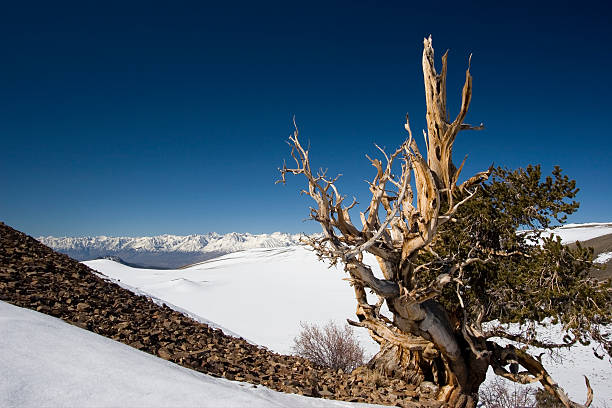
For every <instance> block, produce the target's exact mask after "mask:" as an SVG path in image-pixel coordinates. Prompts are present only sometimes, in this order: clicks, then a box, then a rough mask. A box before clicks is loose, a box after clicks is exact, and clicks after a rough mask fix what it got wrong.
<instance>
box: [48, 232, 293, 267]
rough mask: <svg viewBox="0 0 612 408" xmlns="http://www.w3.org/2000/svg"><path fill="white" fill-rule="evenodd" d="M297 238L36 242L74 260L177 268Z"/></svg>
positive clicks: (235, 236)
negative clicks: (114, 259)
mask: <svg viewBox="0 0 612 408" xmlns="http://www.w3.org/2000/svg"><path fill="white" fill-rule="evenodd" d="M299 238H300V235H298V234H293V235H292V234H284V233H280V232H275V233H272V234H259V235H253V234H249V233H244V234H239V233H236V232H232V233H229V234H225V235H219V234H217V233H214V232H213V233H209V234H204V235H187V236H179V235H158V236H154V237H136V238H134V237H106V236H98V237H63V238H56V237H50V236H49V237H39V238H38V240H39V241H40V242H42V243H43V244H45V245H47V246H48V247H51V248H53V249H54V250H56V251H58V252H62V253H64V254H67V255H69V256H71V257H72V258H75V259H77V260H80V261H83V260H90V259H96V258H99V257H104V256H116V257H119V258H121V259H123V260H124V261H126V262H129V263H134V264H138V265H147V266H151V267H161V268H167V267H173V268H176V267H180V266H184V265H188V264H192V263H196V262H200V261H203V260H206V259H211V258H214V257H216V256H219V255H223V254H227V253H231V252H236V251H241V250H245V249H251V248H278V247H285V246H289V245H296V244H298V243H299Z"/></svg>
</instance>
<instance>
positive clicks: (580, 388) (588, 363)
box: [485, 324, 612, 407]
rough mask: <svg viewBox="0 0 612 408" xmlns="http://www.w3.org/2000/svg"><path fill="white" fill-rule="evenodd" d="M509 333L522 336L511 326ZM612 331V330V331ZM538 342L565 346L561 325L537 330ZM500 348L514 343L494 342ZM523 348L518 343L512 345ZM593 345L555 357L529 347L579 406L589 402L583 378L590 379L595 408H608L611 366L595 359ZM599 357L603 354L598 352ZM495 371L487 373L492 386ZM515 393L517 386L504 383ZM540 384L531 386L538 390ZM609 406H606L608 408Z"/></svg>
mask: <svg viewBox="0 0 612 408" xmlns="http://www.w3.org/2000/svg"><path fill="white" fill-rule="evenodd" d="M506 327H509V330H508V331H509V332H511V333H519V332H520V330H519V328H518V325H516V324H512V325H509V326H506ZM611 329H612V328H611ZM537 332H538V339H540V340H541V341H546V342H549V343H563V335H562V331H561V325H560V324H556V325H552V324H547V325H539V326H537ZM495 340H496V341H497V343H498V344H501V345H506V344H509V343H512V342H511V341H508V340H505V339H495ZM512 344H514V345H515V346H517V347H520V345H519V344H517V343H512ZM593 346H594V344H593V345H591V346H583V345H580V344H579V345H576V346H573V347H572V348H571V349H569V350H568V349H561V350H557V351H554V352H553V353H552V354H551V353H550V352H549V351H548V350H545V349H540V348H537V347H529V352H530V353H531V354H532V355H534V356H541V357H542V363H543V365H544V367H545V368H546V369H547V370H548V372H549V373H550V374H551V376H552V377H553V378H554V379H555V381H557V382H558V383H559V385H561V387H562V388H563V389H564V390H565V391H566V392H567V393H568V395H569V396H570V398H572V399H573V400H574V401H576V402H579V403H584V402H585V401H586V392H587V388H586V385H585V382H584V376H585V375H586V376H587V377H588V378H589V381H590V384H591V387H592V388H593V393H594V403H593V407H605V406H610V405H612V387H611V386H610V378H612V362H611V361H610V359H609V358H604V359H602V360H600V359H598V358H596V357H595V356H594V355H593ZM598 351H599V352H600V354H601V353H602V350H598ZM495 377H496V376H495V374H494V373H493V370H492V369H491V368H489V372H488V373H487V381H486V382H485V384H486V383H489V382H490V381H492V380H493V379H494V378H495ZM498 378H501V377H498ZM504 381H505V382H506V383H507V384H508V386H509V387H510V388H511V389H512V387H514V385H515V384H514V383H512V382H511V381H508V380H504ZM538 385H539V383H538V384H533V385H530V386H532V387H538ZM540 388H541V387H540ZM606 404H607V405H606Z"/></svg>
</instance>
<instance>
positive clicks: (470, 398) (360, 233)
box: [280, 37, 579, 408]
mask: <svg viewBox="0 0 612 408" xmlns="http://www.w3.org/2000/svg"><path fill="white" fill-rule="evenodd" d="M447 60H448V53H445V54H444V56H443V57H442V70H441V72H440V73H439V74H438V73H437V72H436V69H435V66H434V61H435V60H434V50H433V47H432V40H431V37H429V38H426V39H425V40H424V48H423V60H422V61H423V78H424V85H425V99H426V104H427V115H426V119H427V133H425V142H426V147H427V157H426V158H425V157H423V156H422V155H421V153H420V151H419V148H418V146H417V144H416V142H415V140H414V139H413V137H412V130H411V128H410V122H409V120H408V116H406V124H405V129H406V131H407V132H408V138H407V140H406V141H405V142H404V143H403V144H402V145H401V146H400V147H399V148H398V149H397V150H396V151H395V152H393V153H392V154H390V155H388V154H387V153H385V151H384V150H383V149H380V148H378V146H377V148H378V149H379V150H380V152H381V154H382V159H376V158H375V159H371V158H369V157H368V159H369V160H370V162H371V163H372V165H373V166H374V168H375V169H376V175H375V177H374V179H373V180H372V181H371V182H370V183H369V187H370V192H371V194H372V196H371V197H372V198H371V200H370V202H369V206H368V208H367V210H366V211H365V212H362V213H360V218H361V221H362V228H361V229H359V228H357V227H356V226H355V225H353V224H352V222H351V218H350V214H349V210H350V209H351V208H353V206H354V205H355V203H354V201H353V204H351V205H350V206H348V207H343V206H342V202H343V200H344V197H343V196H342V195H341V194H340V193H339V191H338V189H337V187H336V185H335V183H336V181H337V179H338V178H337V177H336V178H331V177H328V176H327V175H326V174H325V173H324V172H323V173H321V172H320V173H317V174H313V173H312V171H311V168H310V160H309V156H308V151H307V150H306V149H304V148H303V147H302V145H301V144H300V142H299V139H298V129H297V126H296V129H295V132H294V134H293V136H292V137H291V138H290V142H291V144H292V147H293V151H292V156H293V158H294V160H295V162H296V166H295V167H293V168H288V167H286V166H283V168H282V169H280V170H281V177H282V179H281V181H282V182H284V180H285V175H286V174H287V173H292V174H303V175H304V176H305V177H306V178H307V180H308V191H306V194H308V195H310V196H311V197H312V198H313V199H314V201H315V202H316V204H317V207H316V208H314V209H312V210H311V216H312V218H313V219H315V220H316V221H318V222H319V223H320V224H321V227H322V228H323V237H322V238H312V239H310V241H309V243H310V245H311V246H312V247H313V248H314V249H315V252H316V253H317V254H318V256H319V257H320V258H322V259H327V260H329V261H331V262H332V263H333V264H336V263H343V264H344V265H345V270H346V271H347V272H348V273H349V275H350V282H351V285H352V286H353V288H354V290H355V297H356V300H357V316H358V318H359V322H352V321H351V322H350V323H351V324H353V325H356V326H360V327H364V328H367V329H368V330H369V331H370V334H371V336H372V338H373V339H374V340H376V341H377V342H378V343H379V344H380V345H381V351H380V353H378V354H377V355H376V356H375V357H374V358H373V360H372V361H371V362H370V366H371V367H372V368H376V369H380V370H382V371H384V372H386V374H387V375H391V376H396V377H398V378H402V379H405V380H408V381H412V382H414V383H415V384H418V383H419V382H422V381H427V382H432V383H434V384H435V387H434V388H435V392H434V394H435V397H436V398H437V399H438V400H439V401H441V402H444V403H445V404H447V405H448V406H450V407H455V408H465V407H475V405H476V402H477V401H478V387H479V386H480V384H481V383H482V382H483V381H484V379H485V375H486V371H487V368H488V367H489V366H490V365H493V366H494V367H496V369H497V371H498V372H499V373H502V369H501V368H500V367H498V366H496V365H495V364H496V363H495V361H494V360H492V358H493V357H492V354H493V353H492V351H491V350H489V349H488V346H487V342H486V341H485V337H484V335H483V331H482V327H481V323H482V315H481V316H480V317H479V318H478V320H477V321H476V322H472V323H473V324H470V325H468V323H467V322H466V317H465V316H466V315H465V307H464V305H463V299H462V298H461V295H460V294H459V289H457V296H458V299H459V301H460V302H461V305H462V308H463V310H464V317H463V321H456V320H457V318H455V320H453V321H452V322H451V319H450V318H449V316H448V315H447V313H446V311H445V310H444V308H443V307H442V306H441V305H440V304H439V303H438V302H437V300H436V299H437V298H438V296H439V295H440V294H441V293H442V291H443V290H444V289H445V288H446V287H448V285H451V284H452V285H456V286H457V288H459V287H461V286H464V285H466V284H467V282H466V281H464V279H463V276H462V271H463V269H464V268H466V267H468V265H471V264H474V263H481V264H486V263H488V262H489V261H490V260H491V258H490V256H489V257H482V256H481V257H479V256H476V255H474V256H472V255H471V252H470V254H469V256H467V257H466V258H463V259H455V258H454V257H453V256H447V257H446V258H442V257H440V256H439V255H437V254H436V253H435V252H434V251H433V249H432V244H433V243H434V242H435V240H436V237H437V235H438V231H439V228H440V227H441V226H442V225H444V224H445V223H447V222H451V221H453V219H454V218H453V217H455V216H456V214H457V211H458V210H459V208H461V206H463V205H464V204H465V203H467V202H468V201H470V200H471V199H472V198H473V197H474V196H475V194H476V189H477V188H478V187H479V184H480V183H482V182H483V181H485V180H486V179H487V178H488V177H489V175H490V174H491V171H492V168H489V169H488V170H485V171H482V172H479V173H477V174H475V175H473V176H472V177H469V178H468V179H467V180H466V181H465V182H463V183H462V184H460V185H457V183H458V179H459V174H460V173H461V170H462V169H463V164H464V163H465V160H464V161H463V162H462V163H461V165H460V166H459V168H457V167H455V165H454V164H453V160H452V150H453V144H454V142H455V140H456V137H457V134H458V133H459V132H460V131H462V130H475V129H482V125H480V126H471V125H468V124H466V123H464V120H465V118H466V116H467V113H468V109H469V106H470V101H471V98H472V76H471V74H470V69H469V66H468V69H467V70H466V74H465V83H464V85H463V90H462V93H461V106H460V108H459V113H458V114H457V116H456V118H455V119H454V120H453V121H452V122H451V121H450V120H449V118H448V110H447V99H446V74H447ZM398 161H401V173H400V174H397V175H395V174H393V168H394V165H395V167H397V162H398ZM412 183H414V191H413V185H412ZM415 201H416V206H415ZM381 213H384V214H385V218H384V219H382V220H381V219H380V214H381ZM364 252H369V253H371V254H373V255H374V256H375V257H376V258H377V260H378V263H379V265H380V267H381V270H382V272H383V278H382V279H381V278H379V277H376V276H375V275H374V273H373V272H372V269H371V268H370V267H369V266H368V265H366V264H365V263H364V262H363V253H364ZM422 253H427V254H429V255H433V256H434V258H435V261H432V262H430V263H420V264H419V261H418V259H419V258H418V256H419V254H422ZM485 255H486V253H485ZM491 255H493V254H491ZM434 264H435V265H434ZM434 271H436V272H435V273H436V274H437V277H436V278H432V279H431V280H430V281H429V282H427V283H423V281H422V280H419V279H417V278H418V276H419V274H423V273H426V272H428V273H433V272H434ZM367 289H369V290H371V291H373V292H374V293H376V294H377V295H378V296H379V299H381V300H380V301H379V303H378V304H377V305H371V304H369V303H368V300H367V297H366V294H365V293H366V292H365V291H366V290H367ZM382 302H385V303H386V304H387V306H388V308H389V310H390V312H391V313H392V314H393V319H392V320H391V319H388V318H387V317H385V316H382V315H381V314H380V305H381V304H382ZM459 320H460V319H459ZM522 361H524V362H525V364H531V363H532V361H531V360H529V359H527V358H526V357H525V358H523V360H522ZM504 375H505V374H504ZM505 376H506V377H507V378H511V379H515V380H517V381H522V380H525V379H526V378H528V377H524V376H523V377H521V376H508V375H505ZM551 381H552V380H551ZM552 384H553V383H552V382H551V383H550V384H547V385H546V384H545V387H548V388H547V389H549V390H550V391H551V393H552V394H553V395H555V396H557V397H558V398H559V399H560V400H561V401H565V398H566V396H564V395H565V394H564V393H562V390H561V391H559V390H560V388H558V386H556V385H555V386H553V385H552ZM555 384H556V383H555ZM430 391H431V390H430ZM565 403H566V402H564V404H565ZM571 404H574V403H571ZM566 406H568V407H578V406H579V405H566Z"/></svg>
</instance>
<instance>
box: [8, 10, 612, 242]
mask: <svg viewBox="0 0 612 408" xmlns="http://www.w3.org/2000/svg"><path fill="white" fill-rule="evenodd" d="M411 3H413V2H408V1H403V2H382V1H380V2H333V1H331V2H320V3H319V2H312V1H309V2H300V3H297V2H287V1H285V2H278V3H271V2H261V3H260V2H223V4H221V2H214V3H213V2H206V1H194V2H186V1H177V2H170V1H167V2H151V1H147V2H135V1H122V2H106V1H105V2H94V1H85V2H83V1H81V2H75V3H65V2H38V3H36V2H8V3H6V4H4V5H3V6H2V8H1V10H0V50H1V52H2V59H1V63H0V149H1V156H0V220H2V221H4V222H5V223H7V224H9V225H11V226H13V227H15V228H18V229H21V230H23V231H25V232H27V233H29V234H31V235H35V236H38V235H56V236H63V235H68V236H78V235H99V234H105V235H150V234H160V233H174V234H190V233H202V232H208V231H217V232H220V233H225V232H230V231H240V232H247V231H248V232H253V233H259V232H273V231H279V230H280V231H287V232H302V231H304V232H313V231H318V226H317V225H316V224H315V223H314V222H307V223H304V222H303V220H304V219H305V218H306V216H307V214H308V206H309V205H310V202H309V201H308V199H307V198H306V197H303V196H299V195H298V190H299V189H300V188H302V187H303V180H302V179H301V178H297V177H293V178H289V183H288V185H287V186H282V185H275V184H274V181H275V180H276V179H277V176H278V171H277V168H278V167H279V166H280V165H281V164H282V161H283V159H285V158H288V157H289V148H288V146H287V145H286V144H285V140H286V139H287V137H288V136H289V134H290V132H291V130H292V121H291V118H292V116H293V115H296V118H297V121H298V124H299V126H300V131H301V136H302V139H303V140H305V141H308V140H309V141H310V143H311V146H312V151H311V157H312V161H313V165H314V166H323V167H329V169H330V172H342V173H343V174H344V178H343V182H342V183H341V185H340V186H341V188H342V190H343V192H344V193H345V194H349V195H353V194H355V195H357V197H358V198H359V199H360V200H361V202H362V203H364V205H363V206H362V209H363V207H365V206H366V205H367V203H366V201H367V196H366V192H367V185H366V184H365V183H364V182H363V180H364V179H366V178H368V179H369V178H371V176H372V175H373V173H372V168H371V166H370V165H369V162H368V161H367V160H366V159H365V157H364V155H365V154H366V153H368V154H370V155H372V154H375V153H376V151H375V148H374V146H373V143H377V144H379V145H381V146H386V147H387V148H389V149H391V148H395V147H396V146H397V145H399V144H400V143H401V142H402V141H403V139H404V138H405V137H406V132H405V131H404V130H403V124H404V116H405V113H406V112H409V113H410V117H411V122H412V127H413V131H414V133H415V134H417V135H420V133H421V129H422V128H423V127H424V126H425V119H424V114H425V103H424V94H423V79H422V73H421V53H422V40H423V37H425V36H427V35H429V34H432V35H433V40H434V48H435V49H436V52H437V56H438V57H439V56H441V55H442V54H443V52H444V51H445V50H446V49H450V53H449V83H448V94H449V107H450V110H451V115H452V114H454V113H456V111H457V107H458V104H459V100H460V90H461V86H462V81H463V78H464V75H465V68H466V65H467V59H468V55H469V54H470V53H473V57H472V74H473V76H474V92H473V103H472V107H471V110H470V114H469V115H468V120H467V121H468V122H469V123H480V122H484V123H485V126H486V129H485V130H484V131H482V132H463V133H461V134H460V135H459V138H458V141H457V143H456V147H455V158H456V160H457V161H459V160H460V159H461V158H462V157H463V156H464V155H465V154H466V153H469V155H470V156H469V158H468V162H467V164H466V167H465V169H464V172H463V174H464V175H469V174H470V173H473V172H475V171H479V170H481V169H484V168H486V167H488V165H490V164H491V163H492V162H495V164H499V165H505V166H508V167H511V168H515V167H518V166H525V165H527V164H529V163H541V164H542V165H543V168H544V169H545V170H546V171H547V172H549V171H550V170H551V169H552V166H553V165H560V166H561V167H562V168H563V169H564V170H565V171H566V173H567V174H568V175H570V176H571V177H572V178H575V179H576V180H577V182H578V186H579V187H580V189H581V192H580V194H579V197H578V198H579V200H580V201H581V208H580V210H579V212H578V213H577V214H576V215H574V216H572V217H571V218H570V221H572V222H587V221H612V213H611V210H612V204H610V203H611V202H612V189H611V187H612V182H611V180H610V176H611V175H612V149H611V147H610V144H611V143H610V142H611V138H612V135H611V132H610V117H611V115H610V112H611V107H612V103H611V102H610V95H611V94H612V53H611V52H610V50H611V46H610V44H611V43H612V28H611V26H610V20H611V17H612V13H611V12H610V9H608V8H607V6H604V5H603V3H604V2H601V3H602V4H600V5H598V4H597V3H592V4H591V3H588V2H584V1H581V2H580V3H579V4H578V3H576V2H573V3H574V5H573V6H572V5H571V3H563V2H558V1H557V2H554V3H550V4H547V5H544V4H543V3H541V2H533V3H538V4H536V5H529V6H527V5H524V6H521V5H520V4H517V3H514V2H513V3H512V5H497V4H495V3H497V2H491V1H487V2H483V3H482V4H476V3H471V4H468V5H465V4H463V2H462V3H461V4H459V5H457V4H456V5H453V4H452V3H451V4H449V5H444V4H443V3H441V2H435V5H432V6H431V7H428V6H424V5H423V4H422V3H425V2H414V3H418V5H411ZM432 3H433V2H432ZM453 3H454V2H453ZM456 3H459V2H456ZM298 4H299V5H298ZM418 139H419V141H420V139H421V138H420V137H419V138H418ZM356 217H357V219H358V216H357V215H356Z"/></svg>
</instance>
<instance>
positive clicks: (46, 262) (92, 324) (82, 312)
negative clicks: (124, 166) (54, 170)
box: [0, 223, 439, 407]
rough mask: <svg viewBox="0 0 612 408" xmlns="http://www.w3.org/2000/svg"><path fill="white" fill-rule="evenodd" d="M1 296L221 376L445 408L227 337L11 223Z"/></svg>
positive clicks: (2, 242)
mask: <svg viewBox="0 0 612 408" xmlns="http://www.w3.org/2000/svg"><path fill="white" fill-rule="evenodd" d="M0 300H4V301H7V302H9V303H12V304H14V305H17V306H21V307H25V308H29V309H33V310H37V311H39V312H41V313H45V314H48V315H51V316H55V317H58V318H60V319H62V320H64V321H66V322H69V323H71V324H74V325H76V326H79V327H81V328H83V329H86V330H90V331H92V332H94V333H97V334H100V335H102V336H106V337H109V338H111V339H113V340H116V341H120V342H122V343H125V344H128V345H130V346H132V347H134V348H137V349H139V350H142V351H145V352H147V353H150V354H154V355H157V356H159V357H161V358H164V359H166V360H170V361H172V362H175V363H177V364H180V365H182V366H184V367H188V368H191V369H194V370H197V371H200V372H203V373H207V374H210V375H213V376H217V377H224V378H228V379H230V380H237V381H246V382H249V383H253V384H262V385H265V386H267V387H269V388H272V389H274V390H278V391H283V392H290V393H297V394H302V395H307V396H313V397H323V398H330V399H339V400H345V401H356V402H369V403H376V404H383V405H395V406H400V407H438V406H439V404H438V403H436V402H433V401H431V400H428V398H427V395H426V394H425V393H424V392H419V391H417V390H416V389H415V387H414V386H413V385H410V384H406V383H404V382H401V381H398V380H389V379H387V378H385V377H382V376H379V375H377V374H376V373H373V372H371V371H369V370H367V369H365V368H360V369H357V370H355V371H353V373H350V374H346V373H342V372H335V371H332V370H330V369H326V368H324V367H319V366H315V365H314V364H313V363H312V362H310V361H308V360H306V359H302V358H298V357H294V356H285V355H279V354H276V353H272V352H270V351H268V350H266V349H264V348H261V347H258V346H255V345H252V344H249V343H248V342H246V341H245V340H243V339H238V338H234V337H230V336H227V335H225V334H224V333H223V332H221V331H220V330H218V329H213V328H211V327H209V326H207V325H205V324H202V323H199V322H196V321H194V320H192V319H190V318H189V317H187V316H185V315H183V314H181V313H179V312H176V311H174V310H172V309H170V308H169V307H167V306H159V305H156V304H155V303H153V302H152V301H151V300H150V299H149V298H146V297H144V296H136V295H134V294H133V293H132V292H130V291H128V290H126V289H123V288H121V287H119V286H118V285H116V284H114V283H111V282H108V281H106V280H103V279H102V278H100V277H98V276H97V275H96V274H95V272H94V271H93V270H91V269H89V268H88V267H87V266H85V265H83V264H80V263H79V262H77V261H75V260H73V259H71V258H69V257H68V256H66V255H62V254H59V253H57V252H54V251H53V250H51V249H50V248H48V247H46V246H44V245H42V244H41V243H39V242H38V241H36V240H35V239H34V238H32V237H29V236H27V235H25V234H23V233H21V232H19V231H16V230H14V229H12V228H10V227H8V226H6V225H5V224H3V223H0ZM254 318H255V317H254Z"/></svg>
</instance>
